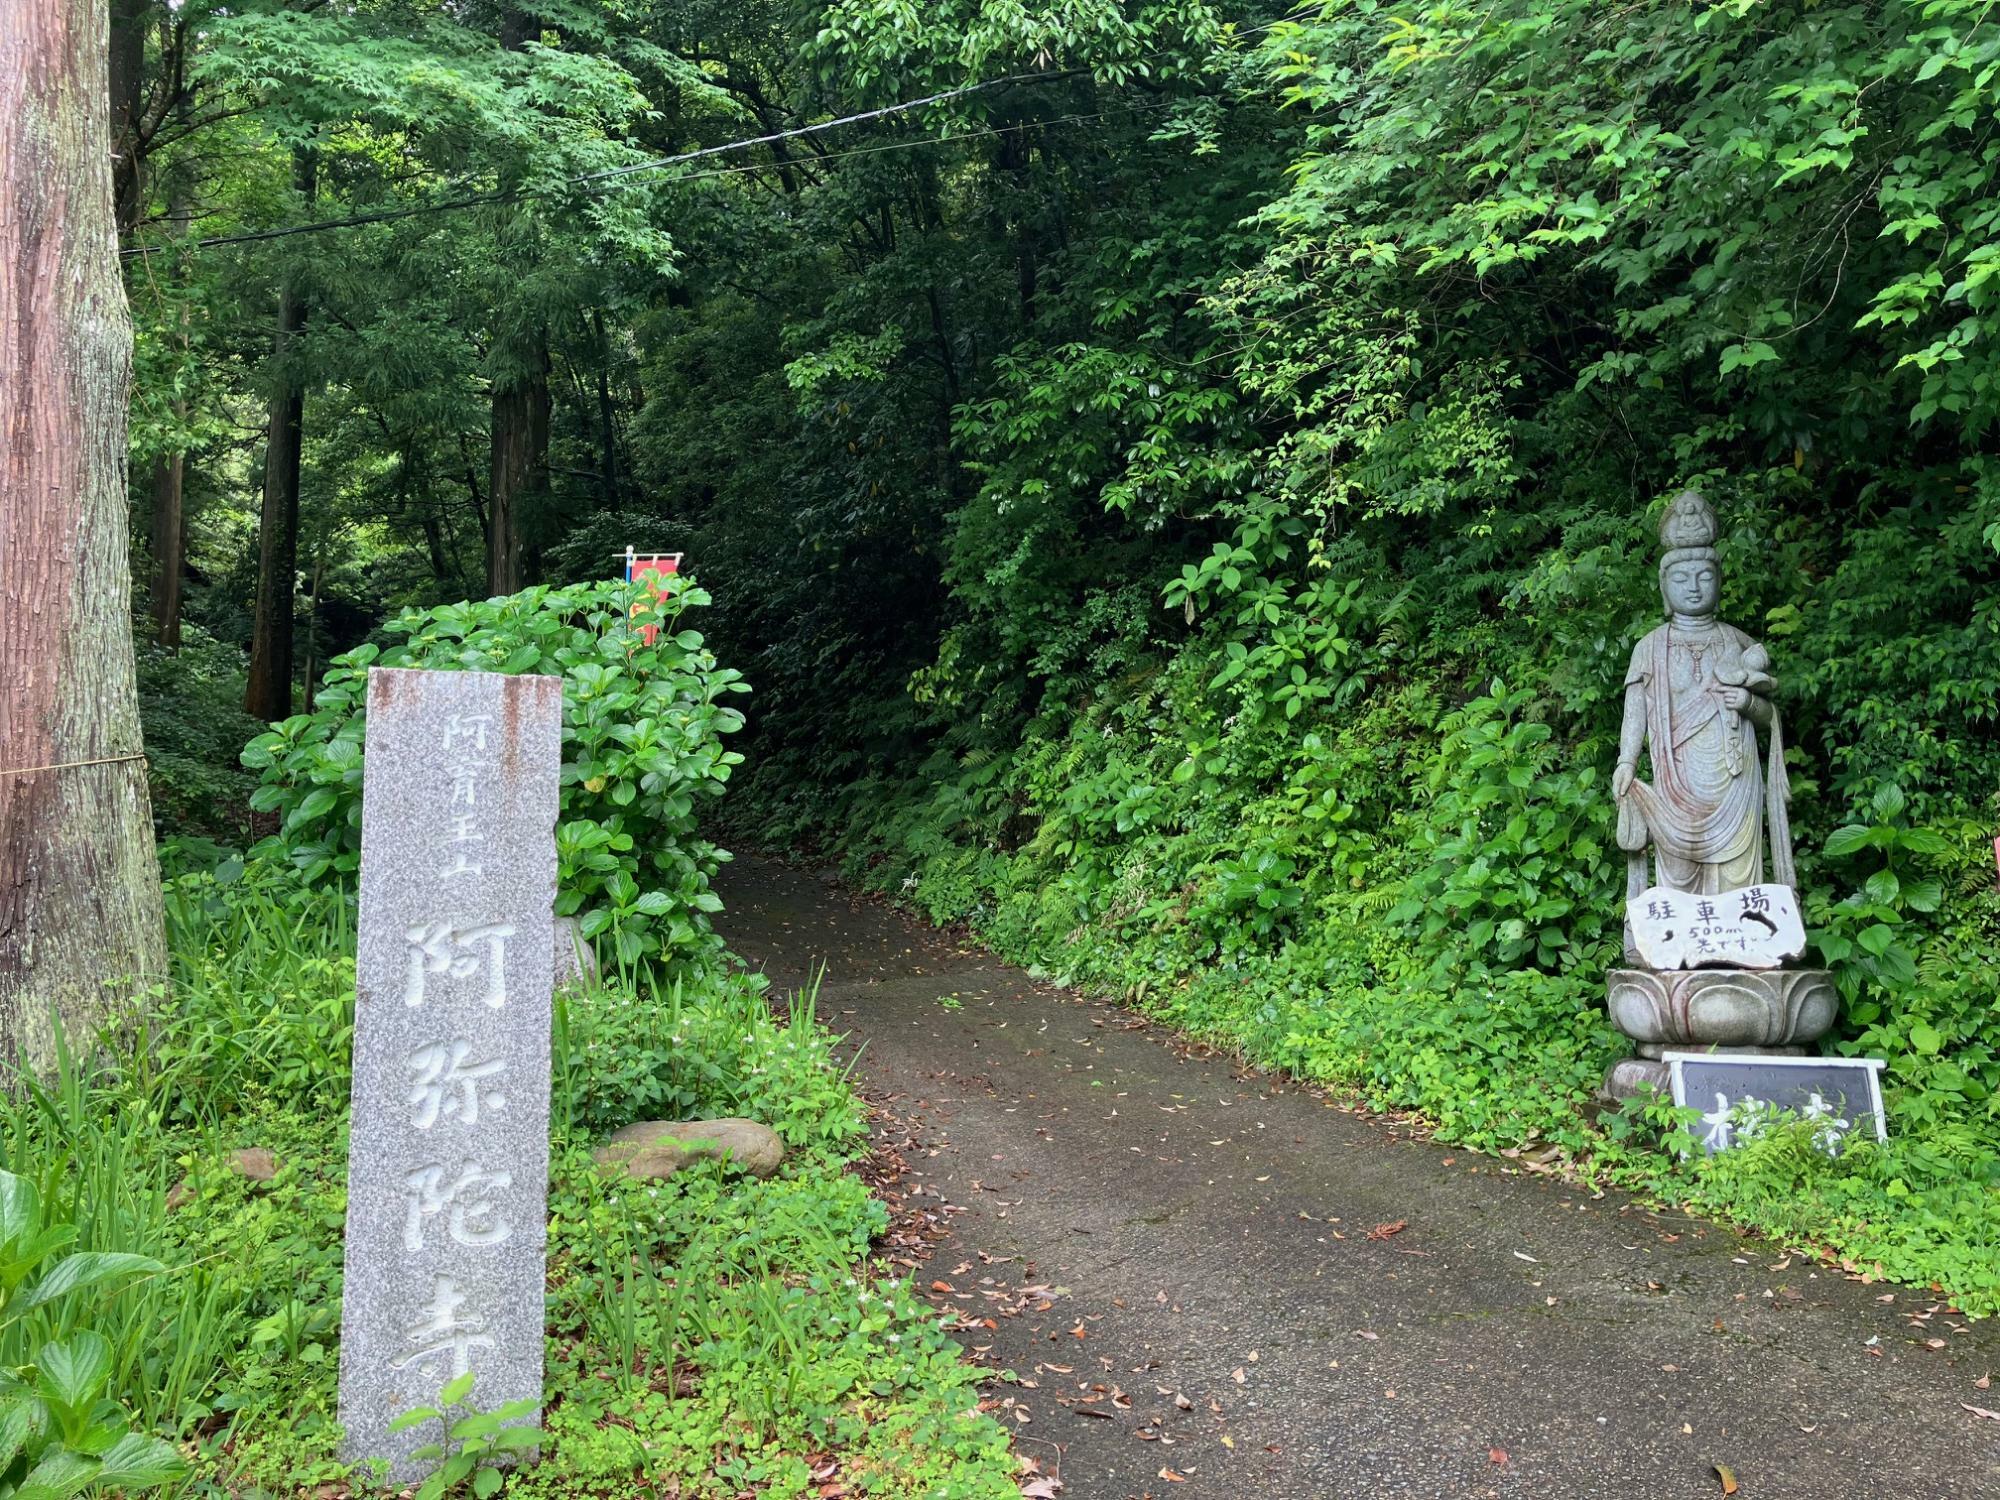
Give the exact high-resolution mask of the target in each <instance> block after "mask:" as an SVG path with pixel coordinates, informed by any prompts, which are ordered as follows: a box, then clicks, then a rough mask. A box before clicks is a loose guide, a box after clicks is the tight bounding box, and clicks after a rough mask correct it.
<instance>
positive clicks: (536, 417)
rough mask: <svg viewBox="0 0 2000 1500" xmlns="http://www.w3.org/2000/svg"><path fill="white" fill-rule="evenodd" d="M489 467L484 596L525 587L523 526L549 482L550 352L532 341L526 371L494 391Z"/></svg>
mask: <svg viewBox="0 0 2000 1500" xmlns="http://www.w3.org/2000/svg"><path fill="white" fill-rule="evenodd" d="M491 441H492V463H491V466H490V472H489V473H488V475H487V485H486V488H487V496H488V500H487V526H486V535H487V546H486V590H487V592H488V593H489V594H513V593H518V592H519V591H520V590H521V589H523V588H525V587H527V579H526V577H525V568H524V566H523V563H524V559H525V557H526V546H525V540H524V539H525V536H526V528H525V524H524V523H525V521H526V519H527V515H528V513H529V511H530V510H532V509H533V507H534V502H535V499H536V497H538V496H539V495H540V494H541V493H542V492H543V491H544V490H545V489H546V488H547V486H548V477H549V348H548V341H547V339H546V337H545V336H543V335H541V334H537V335H536V336H535V337H534V338H533V340H532V341H531V344H530V348H529V350H528V357H527V360H526V362H525V367H524V368H523V369H522V370H520V371H519V372H517V373H515V374H514V375H513V376H511V377H510V378H508V379H505V380H501V381H496V382H494V386H493V427H492V439H491Z"/></svg>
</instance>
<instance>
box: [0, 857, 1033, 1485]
mask: <svg viewBox="0 0 2000 1500" xmlns="http://www.w3.org/2000/svg"><path fill="white" fill-rule="evenodd" d="M169 923H170V932H171V940H172V941H171V947H172V957H173V985H172V991H171V998H170V999H168V1000H165V1001H164V1002H163V1003H162V1004H161V1006H160V1007H159V1008H158V1010H157V1011H156V1014H155V1016H154V1018H153V1019H152V1020H151V1021H150V1022H149V1023H148V1027H147V1034H145V1035H143V1036H141V1037H138V1038H126V1039H118V1040H117V1041H116V1042H115V1043H114V1044H113V1045H112V1046H111V1047H110V1048H109V1049H108V1050H106V1051H105V1052H103V1053H102V1054H101V1055H99V1056H97V1057H95V1058H93V1059H92V1060H91V1061H90V1062H89V1063H88V1064H86V1063H85V1062H84V1061H82V1060H79V1059H72V1060H70V1062H69V1063H68V1064H67V1065H66V1066H65V1068H64V1070H63V1072H62V1074H61V1076H60V1077H59V1078H57V1079H55V1080H53V1081H52V1082H50V1083H49V1084H48V1085H46V1086H45V1087H42V1088H31V1089H30V1090H28V1091H27V1092H26V1093H24V1094H23V1095H21V1096H19V1097H17V1098H14V1099H12V1100H0V1165H10V1164H11V1165H12V1166H13V1167H14V1169H15V1170H17V1171H32V1172H33V1173H34V1174H35V1175H36V1176H37V1177H38V1178H39V1179H40V1180H41V1181H42V1182H43V1184H44V1187H45V1193H44V1196H45V1197H46V1198H47V1199H48V1200H49V1201H50V1202H51V1203H52V1205H54V1209H53V1211H54V1212H55V1214H56V1215H57V1216H58V1217H60V1218H61V1219H63V1220H64V1221H65V1222H68V1223H71V1224H73V1225H74V1226H75V1230H76V1236H75V1240H74V1247H75V1248H77V1249H80V1250H83V1251H89V1252H96V1251H116V1252H122V1253H135V1254H139V1255H144V1256H147V1257H150V1258H152V1259H154V1260H157V1261H158V1262H160V1263H162V1264H164V1265H165V1266H166V1267H168V1268H169V1269H168V1270H167V1272H165V1273H164V1274H160V1275H154V1276H150V1277H147V1278H145V1279H143V1280H141V1281H139V1282H137V1283H136V1284H132V1285H127V1286H122V1287H120V1288H118V1289H114V1290H111V1291H109V1292H107V1293H106V1294H103V1295H100V1296H98V1297H96V1298H95V1299H92V1300H82V1299H77V1305H75V1306H73V1307H70V1308H68V1309H67V1310H66V1312H65V1314H64V1321H63V1322H62V1323H61V1324H60V1325H51V1326H50V1327H49V1328H47V1329H44V1330H42V1332H44V1333H46V1334H47V1335H48V1336H57V1335H61V1334H65V1333H70V1332H74V1331H76V1330H78V1329H89V1330H94V1331H95V1332H97V1333H99V1334H101V1335H103V1337H104V1338H105V1339H106V1340H108V1342H109V1345H110V1348H111V1350H112V1351H113V1356H114V1358H113V1368H112V1373H111V1379H110V1382H109V1394H110V1395H111V1397H112V1398H114V1399H115V1400H117V1401H118V1402H120V1403H121V1404H122V1406H123V1407H124V1409H125V1411H126V1413H127V1414H128V1415H129V1417H130V1419H131V1421H132V1424H133V1425H134V1427H135V1428H136V1429H137V1430H139V1431H142V1432H148V1433H154V1434H158V1435H159V1436H161V1437H164V1438H167V1439H169V1440H171V1441H173V1442H175V1443H176V1444H178V1445H180V1447H181V1448H182V1451H183V1452H184V1453H185V1454H186V1456H187V1458H188V1461H189V1473H188V1474H187V1476H186V1477H184V1478H182V1479H180V1480H177V1481H174V1482H173V1484H172V1485H171V1486H170V1488H169V1490H168V1491H167V1493H181V1494H188V1495H218V1496H219V1495H230V1496H257V1495H294V1494H304V1493H307V1492H312V1493H316V1494H320V1495H328V1494H337V1493H340V1492H341V1491H342V1489H343V1488H344V1487H347V1486H352V1487H353V1488H354V1489H355V1492H357V1493H359V1492H360V1491H361V1490H362V1489H365V1488H366V1487H367V1486H366V1481H365V1474H360V1473H357V1472H356V1471H355V1470H353V1469H351V1468H350V1467H349V1466H348V1465H347V1464H345V1463H343V1462H342V1461H341V1460H340V1458H339V1456H338V1452H339V1442H340V1429H339V1426H338V1411H337V1397H338V1390H337V1382H338V1367H339V1335H340V1300H341V1288H342V1232H343V1226H344V1220H345V1199H346V1193H345V1177H346V1162H347V1119H346V1114H347V1099H348V1091H349V1084H350V1072H349V1054H350V1048H351V1040H352V1031H353V1014H354V963H353V931H352V917H351V908H350V906H349V905H348V904H347V903H346V902H345V901H344V900H343V899H341V898H340V897H339V896H337V895H329V894H323V893H316V892H313V891H311V890H309V889H307V888H305V887H303V886H301V885H299V884H298V883H297V882H296V880H295V878H294V877H293V876H292V875H291V874H289V873H288V872H286V871H284V870H283V869H282V868H281V867H276V866H271V865H266V864H261V863H259V862H256V861H253V862H252V863H251V864H250V865H249V866H248V868H247V869H246V868H245V867H243V866H242V865H241V864H240V863H237V862H234V861H232V862H228V863H226V864H224V865H223V866H221V867H219V868H218V869H212V870H203V871H199V872H195V873H186V874H182V875H179V876H177V877H176V878H175V879H173V880H172V881H171V882H170V884H169ZM652 974H653V971H651V970H649V969H640V970H636V971H634V970H628V971H627V972H626V973H625V974H624V975H622V976H621V977H613V978H609V979H607V981H606V982H605V983H604V984H602V985H601V986H599V987H596V988H594V989H592V990H590V991H589V992H588V993H583V994H573V995H569V996H566V997H564V998H562V999H561V1000H560V1001H559V1003H558V1014H557V1028H556V1037H555V1074H554V1087H553V1098H552V1134H553V1150H552V1163H553V1165H552V1182H551V1187H550V1203H549V1209H550V1241H549V1250H550V1254H549V1281H548V1324H547V1346H546V1356H547V1370H548V1378H547V1403H546V1407H545V1410H544V1413H543V1426H544V1429H545V1434H546V1435H545V1438H544V1440H543V1442H542V1446H541V1458H540V1461H539V1462H538V1463H537V1464H536V1465H534V1466H533V1467H532V1468H529V1469H524V1470H522V1471H520V1472H519V1473H517V1474H515V1475H513V1476H511V1477H509V1478H508V1479H507V1481H506V1485H505V1493H506V1494H508V1495H516V1496H521V1497H524V1500H525V1497H533V1500H559V1497H573V1496H593V1497H596V1496H604V1497H609V1496H626V1495H632V1494H640V1493H645V1494H668V1495H682V1496H687V1497H702V1496H713V1497H721V1496H731V1497H734V1496H739V1495H757V1496H760V1497H763V1496H769V1497H784V1496H808V1495H811V1496H817V1495H819V1494H820V1493H822V1489H821V1486H822V1485H823V1484H825V1483H828V1482H834V1481H837V1482H839V1483H843V1484H845V1485H846V1486H847V1487H848V1491H849V1492H850V1493H852V1494H855V1495H879V1496H903V1497H909V1500H918V1497H924V1500H930V1497H940V1500H942V1497H953V1496H955V1497H964V1500H986V1497H1002V1496H1012V1495H1015V1494H1017V1493H1018V1489H1017V1487H1016V1485H1015V1484H1014V1483H1013V1482H1012V1480H1011V1478H1010V1477H1009V1476H1010V1475H1011V1474H1012V1472H1013V1468H1014V1461H1013V1459H1012V1457H1011V1454H1010V1451H1009V1446H1008V1438H1007V1434H1006V1433H1005V1432H1004V1431H1003V1430H1002V1429H1001V1428H1000V1427H999V1426H998V1425H997V1424H996V1423H995V1422H994V1421H993V1420H992V1419H990V1418H989V1417H986V1416H984V1415H981V1414H980V1413H979V1411H978V1404H979V1402H978V1393H977V1391H976V1389H975V1380H976V1374H975V1372H974V1371H973V1370H972V1369H971V1367H970V1366H968V1365H966V1364H964V1363H963V1362H962V1360H961V1359H960V1357H959V1353H958V1349H957V1346H956V1345H955V1344H953V1343H952V1342H951V1341H950V1340H948V1339H947V1338H946V1337H945V1336H944V1335H943V1334H942V1333H941V1332H940V1331H939V1330H938V1328H937V1327H936V1324H935V1317H934V1315H933V1314H930V1313H929V1312H928V1311H927V1310H926V1309H925V1308H924V1307H923V1306H922V1305H920V1304H919V1303H917V1302H916V1301H915V1299H914V1298H913V1296H912V1294H911V1292H910V1290H909V1288H908V1286H907V1285H906V1284H904V1283H902V1282H900V1281H897V1280H893V1279H889V1278H886V1277H885V1276H883V1275H882V1274H881V1273H880V1271H879V1270H878V1269H877V1268H876V1267H875V1266H874V1264H873V1263H872V1262H871V1259H870V1256H871V1244H872V1242H873V1240H874V1239H875V1238H876V1237H877V1236H878V1235H879V1234H880V1233H881V1232H882V1231H883V1229H884V1228H885V1227H886V1222H887V1221H886V1212H885V1210H884V1209H883V1207H882V1205H881V1204H880V1203H879V1202H878V1201H876V1200H875V1199H874V1198H873V1197H872V1196H871V1194H870V1193H869V1191H868V1189H867V1187H866V1185H865V1184H864V1183H863V1182H862V1180H861V1179H860V1178H859V1177H858V1176H857V1175H855V1174H854V1173H853V1172H852V1171H851V1170H850V1168H851V1167H852V1166H853V1164H854V1163H855V1161H856V1159H857V1158H858V1157H859V1156H860V1154H861V1153H862V1152H863V1151H864V1150H865V1146H866V1119H865V1113H864V1111H863V1108H862V1106H861V1104H860V1102H859V1100H858V1098H857V1096H856V1095H855V1093H854V1091H853V1090H852V1088H851V1087H850V1086H849V1085H848V1082H847V1080H846V1077H845V1075H844V1073H843V1072H842V1071H841V1070H840V1069H839V1068H838V1067H837V1066H836V1064H835V1061H834V1059H833V1056H832V1051H831V1043H832V1037H831V1034H830V1033H829V1032H828V1031H827V1029H826V1028H825V1027H824V1026H823V1025H822V1024H820V1022H819V1021H818V1019H817V1017H816V1016H815V1014H814V1008H813V1003H812V997H811V996H810V995H802V996H799V997H796V998H795V999H794V1001H793V1003H792V1004H791V1005H790V1007H789V1008H788V1013H787V1019H785V1020H782V1021H781V1020H779V1019H777V1018H776V1017H774V1015H773V1012H772V1009H771V1008H770V1006H768V1005H767V1003H766V1000H765V996H764V993H763V991H762V982H761V980H753V979H751V978H749V977H746V976H743V975H741V974H735V973H731V972H729V971H726V970H723V969H721V968H713V969H689V970H686V971H684V972H683V974H682V977H681V979H680V981H679V982H678V983H676V984H669V983H664V982H660V983H656V982H655V981H654V979H653V977H652ZM722 1115H747V1116H750V1117H752V1118H756V1119H760V1120H763V1121H766V1122H767V1123H769V1124H771V1125H772V1126H773V1127H774V1128H775V1129H776V1130H777V1131H778V1132H779V1133H780V1134H781V1135H782V1136H783V1138H784V1140H785V1142H786V1145H787V1148H788V1154H787V1159H786V1162H785V1164H784V1166H783V1167H782V1168H781V1170H780V1171H779V1173H778V1174H777V1175H776V1176H774V1177H772V1178H770V1179H768V1180H762V1181H759V1180H755V1179H751V1178H748V1177H743V1176H739V1175H736V1174H734V1173H731V1172H728V1171H727V1170H726V1169H725V1167H724V1166H723V1165H722V1164H720V1163H717V1162H712V1161H705V1162H698V1163H696V1164H693V1165H691V1166H689V1167H687V1168H685V1169H683V1171H682V1172H681V1173H680V1174H678V1175H676V1176H675V1177H674V1178H673V1179H672V1180H670V1181H668V1182H665V1183H659V1184H652V1185H640V1184H634V1183H629V1182H624V1181H622V1180H621V1181H618V1182H612V1181H609V1180H607V1179H606V1178H604V1177H602V1176H601V1175H600V1174H599V1173H598V1172H597V1171H596V1169H595V1167H594V1165H593V1163H592V1160H591V1156H590V1148H591V1147H592V1146H593V1145H595V1144H596V1143H597V1142H598V1141H599V1140H600V1139H601V1138H602V1137H603V1135H604V1134H605V1133H607V1132H608V1131H609V1130H611V1129H613V1128H615V1127H617V1126H619V1125H623V1124H626V1123H629V1122H630V1121H632V1120H634V1119H641V1118H660V1117H666V1118H673V1117H691V1116H711V1117H712V1116H722ZM253 1147H261V1148H263V1149H265V1150H268V1151H269V1152H271V1153H272V1155H273V1156H274V1157H275V1159H276V1162H277V1172H276V1176H275V1177H274V1178H273V1179H272V1180H270V1181H268V1182H264V1181H255V1180H252V1179H251V1178H249V1177H247V1176H245V1175H243V1174H242V1173H240V1172H238V1171H237V1170H234V1169H233V1167H232V1166H231V1164H230V1157H231V1154H232V1153H233V1152H236V1151H239V1150H243V1149H246V1148H253ZM472 1400H473V1404H474V1405H477V1404H478V1401H477V1390H476V1386H475V1390H474V1393H473V1397H472ZM492 1483H493V1481H492V1480H491V1479H488V1480H485V1481H481V1482H480V1485H479V1487H478V1488H477V1490H476V1493H477V1494H479V1495H480V1496H482V1497H483V1496H486V1495H488V1494H489V1493H491V1490H490V1488H489V1487H488V1486H490V1485H491V1484H492ZM321 1486H332V1487H333V1488H329V1489H322V1488H320V1487H321ZM472 1492H473V1491H472V1490H468V1491H467V1493H472Z"/></svg>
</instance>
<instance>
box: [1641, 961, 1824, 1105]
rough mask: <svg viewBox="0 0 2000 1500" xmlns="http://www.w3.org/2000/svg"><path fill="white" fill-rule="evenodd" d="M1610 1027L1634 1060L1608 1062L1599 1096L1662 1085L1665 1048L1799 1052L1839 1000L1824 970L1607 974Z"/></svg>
mask: <svg viewBox="0 0 2000 1500" xmlns="http://www.w3.org/2000/svg"><path fill="white" fill-rule="evenodd" d="M1606 991H1607V993H1606V996H1605V1008H1606V1009H1607V1010H1608V1011H1609V1012H1610V1014H1611V1024H1612V1025H1614V1026H1616V1027H1617V1028H1618V1029H1619V1030H1620V1031H1622V1032H1624V1033H1625V1035H1626V1036H1629V1037H1630V1038H1632V1040H1633V1041H1635V1042H1637V1043H1638V1051H1639V1055H1638V1056H1637V1057H1628V1058H1625V1059H1623V1060H1622V1061H1619V1062H1616V1063H1613V1064H1612V1065H1611V1070H1610V1071H1609V1072H1608V1073H1606V1074H1605V1075H1604V1088H1603V1090H1602V1092H1603V1095H1604V1097H1605V1098H1607V1099H1614V1100H1615V1099H1623V1098H1627V1097H1629V1096H1630V1095H1633V1094H1636V1093H1638V1092H1639V1091H1640V1090H1641V1089H1643V1088H1646V1087H1652V1088H1656V1089H1658V1090H1660V1091H1661V1092H1662V1093H1664V1092H1665V1091H1666V1088H1667V1065H1666V1064H1665V1063H1663V1062H1661V1061H1660V1060H1659V1058H1660V1054H1661V1053H1663V1052H1668V1051H1676V1052H1695V1051H1717V1052H1775V1053H1800V1052H1803V1051H1805V1049H1806V1044H1807V1043H1809V1042H1814V1041H1817V1040H1818V1039H1819V1038H1820V1037H1822V1036H1824V1035H1825V1034H1826V1032H1827V1030H1828V1029H1829V1028H1830V1027H1831V1026H1832V1025H1833V1019H1834V1014H1835V1011H1836V1010H1837V1009H1838V1006H1839V995H1838V993H1837V992H1836V991H1835V989H1834V987H1833V976H1832V975H1831V974H1828V973H1827V972H1826V971H1825V970H1823V969H1673V970H1654V969H1613V970H1612V971H1611V974H1610V977H1609V980H1608V983H1607V986H1606Z"/></svg>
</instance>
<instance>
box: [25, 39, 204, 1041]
mask: <svg viewBox="0 0 2000 1500" xmlns="http://www.w3.org/2000/svg"><path fill="white" fill-rule="evenodd" d="M108 41H109V22H108V13H107V11H106V8H105V0H6V3H5V4H0V203H4V204H5V205H6V211H5V212H4V213H0V309H4V310H5V316H4V317H0V598H4V600H5V603H4V606H0V1051H4V1052H5V1053H6V1054H7V1060H8V1061H10V1062H15V1061H24V1062H26V1063H27V1064H28V1065H30V1066H32V1067H35V1068H38V1069H46V1068H47V1067H48V1065H49V1064H50V1063H51V1061H52V1059H53V1056H54V1042H55V1026H54V1023H55V1021H56V1020H57V1019H58V1018H59V1019H60V1021H61V1024H62V1025H63V1027H64V1028H65V1029H66V1031H67V1032H68V1034H69V1036H70V1037H71V1038H72V1039H73V1040H75V1041H77V1042H78V1043H79V1044H85V1043H87V1042H88V1040H89V1038H90V1037H91V1034H92V1032H93V1029H94V1028H95V1027H96V1026H98V1025H99V1024H101V1023H104V1022H106V1021H108V1020H110V1019H112V1018H113V1017H115V1016H116V1015H117V1014H118V1013H119V1012H120V1011H121V1010H123V1009H125V1008H126V1007H128V1006H129V1005H130V1004H131V1003H132V1002H133V1001H134V999H135V998H136V997H137V996H138V995H139V994H141V993H143V991H144V989H145V988H146V987H147V986H150V985H152V984H154V983H156V982H157V981H158V980H159V978H160V976H161V975H162V974H163V973H164V971H165V967H166V954H165V947H166V943H165V934H164V932H163V928H162V918H161V901H160V871H159V865H158V863H157V862H156V860H155V857H154V851H153V819H152V808H151V804H150V799H149V798H148V796H147V790H146V774H145V764H144V762H143V760H141V759H138V758H136V757H138V756H139V753H140V749H141V744H140V735H139V706H138V695H137V690H136V687H135V684H134V679H133V661H132V633H131V620H130V611H131V599H132V590H131V571H130V559H129V558H128V557H127V554H126V532H127V516H126V492H125V482H126V481H125V426H126V405H127V401H128V399H129V394H130V387H131V370H132V363H131V361H132V326H131V319H130V316H129V314H128V312H127V310H126V306H125V292H124V287H123V285H122V283H121V281H120V279H119V275H118V261H117V240H116V237H115V233H114V220H113V209H112V182H111V131H110V119H109V114H110V111H109V110H108V108H107V107H106V96H107V90H106V87H105V79H106V76H107V67H108V58H107V50H108ZM45 768H54V769H45Z"/></svg>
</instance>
